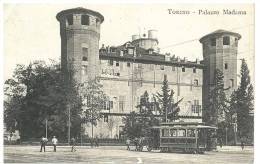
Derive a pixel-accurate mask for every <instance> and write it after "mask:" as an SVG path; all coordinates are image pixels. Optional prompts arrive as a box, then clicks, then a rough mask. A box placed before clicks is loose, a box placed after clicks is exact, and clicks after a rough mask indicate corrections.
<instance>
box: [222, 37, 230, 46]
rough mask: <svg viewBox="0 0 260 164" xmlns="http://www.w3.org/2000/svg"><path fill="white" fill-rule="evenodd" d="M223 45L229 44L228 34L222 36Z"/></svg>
mask: <svg viewBox="0 0 260 164" xmlns="http://www.w3.org/2000/svg"><path fill="white" fill-rule="evenodd" d="M223 45H230V37H229V36H224V37H223Z"/></svg>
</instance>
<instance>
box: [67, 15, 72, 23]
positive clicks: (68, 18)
mask: <svg viewBox="0 0 260 164" xmlns="http://www.w3.org/2000/svg"><path fill="white" fill-rule="evenodd" d="M67 22H68V24H69V25H73V15H68V16H67Z"/></svg>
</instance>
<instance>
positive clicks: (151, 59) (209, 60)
mask: <svg viewBox="0 0 260 164" xmlns="http://www.w3.org/2000/svg"><path fill="white" fill-rule="evenodd" d="M56 18H57V20H58V21H59V22H60V36H61V66H62V69H63V70H65V71H69V70H70V69H72V68H73V69H74V70H76V74H75V76H74V78H75V80H76V81H77V82H84V81H86V80H88V79H93V78H95V77H99V78H100V79H101V83H102V85H103V90H104V92H105V93H106V94H107V95H108V96H109V98H110V100H109V101H108V102H107V104H106V107H105V109H104V110H103V115H104V117H103V119H102V120H100V121H99V122H98V124H97V126H96V127H95V128H94V136H98V137H115V136H120V134H121V132H122V128H123V123H122V117H124V116H126V115H127V114H129V113H130V112H131V111H138V109H137V108H136V106H137V105H138V104H139V102H140V98H141V95H143V94H144V92H145V91H147V92H148V93H149V95H150V96H151V95H152V94H156V92H160V91H161V86H162V82H163V79H164V78H165V77H166V78H167V80H168V83H169V88H170V89H173V90H174V92H175V93H174V101H178V100H180V99H182V98H183V101H182V102H181V103H180V104H179V106H180V113H179V115H180V120H179V121H190V122H202V115H203V110H206V109H204V108H203V106H205V103H206V102H207V101H208V94H209V91H210V89H211V87H212V86H214V71H215V69H220V70H221V71H223V73H224V82H225V84H224V85H225V88H228V90H227V95H230V94H231V92H232V91H233V90H234V89H236V87H237V80H236V74H237V60H236V59H237V46H238V40H239V39H240V38H241V36H240V35H239V34H237V33H233V32H229V31H225V30H217V31H215V32H213V33H210V34H208V35H206V36H204V37H202V38H201V39H200V42H201V43H202V45H203V61H199V60H196V61H189V60H187V58H182V59H181V58H179V57H177V56H173V55H170V54H162V53H160V51H159V39H158V36H157V31H156V30H149V31H148V34H143V35H142V36H140V35H133V36H132V40H131V41H126V42H125V43H123V44H122V45H119V46H105V45H102V46H99V39H100V28H101V25H102V22H103V21H104V17H103V16H102V15H101V14H100V13H98V12H96V11H92V10H89V9H85V8H73V9H68V10H64V11H61V12H59V13H58V14H57V16H56ZM100 47H101V48H100ZM85 127H86V128H85V129H86V131H85V132H86V133H87V134H88V135H90V134H91V129H90V127H89V126H88V125H85Z"/></svg>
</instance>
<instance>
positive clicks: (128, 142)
mask: <svg viewBox="0 0 260 164" xmlns="http://www.w3.org/2000/svg"><path fill="white" fill-rule="evenodd" d="M130 142H131V141H130V139H129V138H127V139H126V146H127V148H126V150H130Z"/></svg>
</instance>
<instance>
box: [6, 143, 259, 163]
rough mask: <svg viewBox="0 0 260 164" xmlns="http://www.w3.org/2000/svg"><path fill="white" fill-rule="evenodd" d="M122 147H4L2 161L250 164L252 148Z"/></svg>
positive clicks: (251, 161)
mask: <svg viewBox="0 0 260 164" xmlns="http://www.w3.org/2000/svg"><path fill="white" fill-rule="evenodd" d="M125 148H126V147H122V146H102V147H98V148H90V147H88V146H87V147H77V151H76V152H70V147H68V146H67V147H66V146H58V147H57V152H52V151H53V148H52V147H51V146H47V147H46V152H45V153H44V152H42V153H41V152H39V150H40V146H5V147H4V162H5V163H13V162H17V163H28V162H29V163H36V162H37V163H38V162H40V163H75V162H82V163H97V164H123V163H126V164H134V163H138V164H142V163H146V164H152V163H161V164H162V163H174V164H179V163H180V164H186V163H187V164H196V163H198V164H202V163H205V164H208V163H210V164H215V163H216V164H221V163H225V164H226V163H228V164H232V163H234V164H240V163H241V164H242V163H243V164H250V163H253V158H254V152H253V147H246V148H245V149H244V150H241V148H240V147H222V148H221V149H220V148H219V149H218V151H215V152H206V153H205V154H181V153H160V152H158V151H152V152H147V151H145V150H144V152H136V151H133V149H134V147H131V149H132V150H131V151H127V150H126V149H125Z"/></svg>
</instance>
